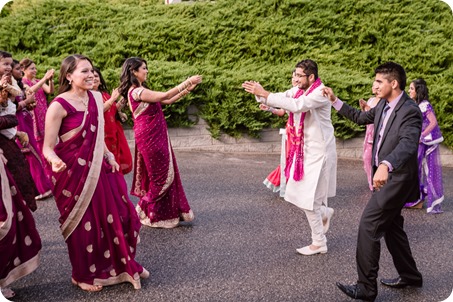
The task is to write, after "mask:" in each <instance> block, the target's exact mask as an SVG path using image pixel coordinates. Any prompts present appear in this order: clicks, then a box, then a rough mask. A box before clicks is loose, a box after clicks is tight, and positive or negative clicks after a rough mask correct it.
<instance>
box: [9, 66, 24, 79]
mask: <svg viewBox="0 0 453 302" xmlns="http://www.w3.org/2000/svg"><path fill="white" fill-rule="evenodd" d="M11 74H12V75H13V77H14V78H15V79H16V80H20V79H22V67H20V64H16V65H14V67H13V70H12V71H11Z"/></svg>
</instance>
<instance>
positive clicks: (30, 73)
mask: <svg viewBox="0 0 453 302" xmlns="http://www.w3.org/2000/svg"><path fill="white" fill-rule="evenodd" d="M36 72H37V69H36V65H35V63H31V64H30V66H28V67H27V68H25V69H24V76H25V77H26V78H28V79H34V78H36Z"/></svg>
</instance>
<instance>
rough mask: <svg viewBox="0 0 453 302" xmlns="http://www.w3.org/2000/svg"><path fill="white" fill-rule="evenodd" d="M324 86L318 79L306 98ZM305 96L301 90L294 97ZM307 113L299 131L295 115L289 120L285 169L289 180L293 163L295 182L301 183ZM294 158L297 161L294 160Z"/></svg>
mask: <svg viewBox="0 0 453 302" xmlns="http://www.w3.org/2000/svg"><path fill="white" fill-rule="evenodd" d="M321 84H322V82H321V78H317V79H316V81H315V82H314V83H313V84H312V85H311V86H310V88H309V89H308V90H307V93H306V94H305V95H306V96H307V95H309V94H310V93H312V92H313V90H315V89H316V88H318V87H319V86H320V85H321ZM303 94H304V91H303V90H302V89H299V90H298V91H297V92H296V95H295V96H294V98H295V99H297V98H299V97H300V96H301V95H303ZM305 115H306V112H302V113H301V116H300V122H299V125H298V126H297V131H296V128H295V125H294V113H292V112H290V114H289V119H288V128H289V134H288V140H289V141H290V142H291V146H290V148H289V151H288V155H287V157H286V167H285V177H286V179H289V173H290V171H291V167H292V165H293V161H294V164H295V167H294V175H293V179H294V180H295V181H300V180H302V179H303V178H304V121H305ZM294 156H295V157H296V159H295V160H294Z"/></svg>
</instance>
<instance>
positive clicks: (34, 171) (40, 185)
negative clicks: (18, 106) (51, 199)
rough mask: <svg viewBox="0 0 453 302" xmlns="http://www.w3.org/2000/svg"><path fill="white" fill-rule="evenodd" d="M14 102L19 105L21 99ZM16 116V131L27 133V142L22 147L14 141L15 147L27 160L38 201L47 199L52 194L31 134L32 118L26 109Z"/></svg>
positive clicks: (38, 151) (18, 97)
mask: <svg viewBox="0 0 453 302" xmlns="http://www.w3.org/2000/svg"><path fill="white" fill-rule="evenodd" d="M16 101H17V103H19V101H21V97H20V96H17V97H16ZM16 116H17V120H18V122H19V123H18V125H17V130H19V131H23V132H25V133H27V135H28V140H29V142H28V145H27V146H26V147H23V146H22V145H21V144H20V142H19V140H16V142H17V145H18V146H19V148H21V151H22V153H23V154H24V155H25V158H26V159H27V162H28V166H29V167H30V173H31V176H32V177H33V180H34V181H35V185H36V188H37V189H38V192H39V194H40V196H38V199H40V198H39V197H42V198H44V197H47V196H49V195H50V194H51V193H52V191H51V190H52V184H51V182H50V180H49V178H48V177H47V174H46V172H45V169H44V165H43V157H42V155H41V151H40V149H38V145H37V143H36V139H35V135H34V132H33V116H32V114H31V113H30V111H28V109H26V108H23V109H22V110H19V111H17V113H16Z"/></svg>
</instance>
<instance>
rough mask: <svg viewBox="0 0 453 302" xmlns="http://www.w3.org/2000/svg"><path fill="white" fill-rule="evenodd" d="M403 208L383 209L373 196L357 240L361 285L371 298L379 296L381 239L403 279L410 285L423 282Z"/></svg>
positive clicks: (361, 220)
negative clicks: (405, 229)
mask: <svg viewBox="0 0 453 302" xmlns="http://www.w3.org/2000/svg"><path fill="white" fill-rule="evenodd" d="M401 208H402V206H401V207H398V208H395V209H385V210H384V209H381V208H380V207H379V205H378V203H377V198H376V194H375V193H373V195H372V196H371V199H370V201H369V202H368V204H367V205H366V207H365V209H364V211H363V213H362V217H361V219H360V224H359V233H358V237H357V251H356V261H357V272H358V277H359V278H358V282H357V283H358V285H359V286H360V287H361V290H362V291H363V292H364V293H365V294H366V295H367V296H375V295H377V281H376V279H377V275H378V270H379V257H380V253H381V238H382V237H384V239H385V243H386V245H387V249H388V250H389V252H390V254H391V256H392V259H393V264H394V265H395V268H396V270H397V272H398V274H399V275H400V277H401V278H402V279H403V280H405V281H408V282H412V281H413V282H418V281H420V280H422V275H421V273H420V272H419V271H418V269H417V266H416V264H415V260H414V258H413V257H412V253H411V249H410V246H409V241H408V239H407V235H406V232H405V231H404V229H403V224H404V218H403V216H401Z"/></svg>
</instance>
